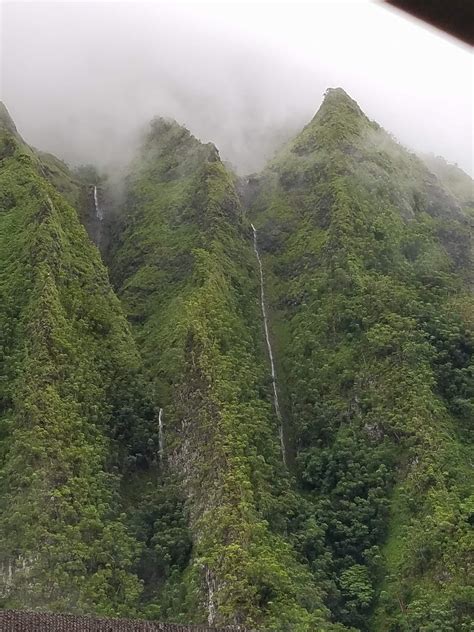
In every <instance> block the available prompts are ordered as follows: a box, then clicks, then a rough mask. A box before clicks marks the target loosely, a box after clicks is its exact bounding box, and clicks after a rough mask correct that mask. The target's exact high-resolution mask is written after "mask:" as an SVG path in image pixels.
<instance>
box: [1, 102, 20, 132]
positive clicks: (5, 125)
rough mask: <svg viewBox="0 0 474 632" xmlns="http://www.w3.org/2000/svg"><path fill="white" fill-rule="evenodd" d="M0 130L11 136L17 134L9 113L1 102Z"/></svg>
mask: <svg viewBox="0 0 474 632" xmlns="http://www.w3.org/2000/svg"><path fill="white" fill-rule="evenodd" d="M0 129H5V130H7V131H8V132H11V133H12V134H18V132H17V129H16V126H15V123H14V122H13V119H12V117H11V116H10V112H9V111H8V109H7V106H6V105H5V104H4V103H3V101H0Z"/></svg>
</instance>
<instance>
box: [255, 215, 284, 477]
mask: <svg viewBox="0 0 474 632" xmlns="http://www.w3.org/2000/svg"><path fill="white" fill-rule="evenodd" d="M250 226H251V227H252V230H253V249H254V251H255V256H256V257H257V262H258V268H259V271H260V306H261V309H262V316H263V327H264V330H265V340H266V343H267V351H268V357H269V359H270V369H271V373H272V386H273V406H274V408H275V414H276V416H277V419H278V423H279V426H280V427H279V434H280V444H281V453H282V457H283V463H284V464H285V465H286V448H285V438H284V434H283V417H282V415H281V410H280V402H279V400H278V388H277V377H276V370H275V360H274V358H273V350H272V343H271V340H270V332H269V329H268V318H267V308H266V307H265V289H264V279H263V266H262V260H261V259H260V253H259V251H258V242H257V229H256V228H255V226H254V225H253V224H250Z"/></svg>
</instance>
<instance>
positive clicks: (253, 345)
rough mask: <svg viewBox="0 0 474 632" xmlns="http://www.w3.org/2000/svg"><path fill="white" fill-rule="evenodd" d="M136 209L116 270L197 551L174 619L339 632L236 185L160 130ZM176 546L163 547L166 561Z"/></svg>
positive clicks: (133, 189) (203, 153) (138, 175)
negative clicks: (291, 535)
mask: <svg viewBox="0 0 474 632" xmlns="http://www.w3.org/2000/svg"><path fill="white" fill-rule="evenodd" d="M125 208H126V213H124V216H123V217H124V219H123V225H122V226H120V227H119V228H118V234H117V235H116V237H115V239H113V240H112V243H114V244H115V249H114V252H113V253H111V269H112V270H113V273H114V281H115V283H116V285H117V287H118V288H119V294H120V296H121V298H122V301H123V304H124V307H125V309H126V312H127V314H128V315H129V318H130V320H131V322H132V323H133V324H134V331H135V333H136V339H137V341H138V343H139V346H140V348H141V349H142V352H143V357H144V360H145V363H146V365H147V367H148V368H149V371H150V372H151V374H152V375H153V377H154V380H155V389H156V392H157V393H158V399H159V401H160V403H161V405H162V406H163V418H164V428H165V430H164V440H163V443H164V457H165V460H166V463H167V466H168V470H169V474H168V475H169V476H178V477H179V479H180V481H179V485H178V487H180V488H181V489H182V490H183V492H182V495H183V497H184V498H185V500H186V506H187V507H188V511H189V520H190V528H191V533H192V540H193V548H192V553H191V551H189V553H190V554H191V555H190V559H188V558H187V557H186V555H185V554H184V553H185V552H183V548H184V547H185V546H188V542H187V541H186V540H183V538H182V529H179V530H178V533H177V536H178V544H179V546H177V547H175V549H176V553H177V554H176V556H175V558H174V559H171V560H170V565H169V569H168V570H169V575H170V578H173V574H174V575H176V574H177V573H179V571H180V570H181V571H182V574H181V576H180V577H179V578H178V579H176V580H175V582H174V585H175V587H174V590H173V589H172V587H170V588H168V590H167V591H165V593H166V598H167V599H168V602H167V603H166V602H164V603H162V605H161V608H162V612H163V613H164V616H166V617H168V618H176V617H179V618H182V619H183V620H186V621H196V622H199V621H202V620H203V619H205V618H206V617H208V618H209V621H210V622H216V623H229V622H235V623H246V624H247V625H255V626H258V629H262V630H263V629H268V630H293V631H295V632H296V631H298V630H309V629H323V627H324V626H326V627H324V629H328V630H329V629H333V628H332V627H331V626H330V625H329V624H326V623H325V620H326V618H327V615H328V612H327V610H326V609H325V608H324V607H323V606H322V603H321V591H320V590H319V589H318V588H317V586H316V582H315V581H314V580H312V578H311V575H310V573H309V572H308V570H307V569H305V568H304V567H303V565H302V564H301V563H299V562H298V560H297V558H296V555H295V553H294V551H293V549H292V547H291V545H290V544H289V543H288V542H287V541H286V539H285V537H284V536H286V535H287V531H288V516H287V514H288V512H289V507H287V504H288V503H291V502H292V498H293V496H292V494H291V492H290V489H289V481H288V477H287V476H286V474H285V472H284V471H283V467H282V459H281V455H280V453H279V445H278V441H277V429H276V420H275V419H274V418H273V416H272V410H271V406H270V404H269V399H270V398H269V395H270V385H269V380H268V371H269V369H268V367H267V366H266V361H265V356H264V347H263V336H262V323H261V318H260V312H259V309H260V307H259V301H258V296H259V288H258V276H257V274H256V269H255V257H254V254H253V251H252V237H251V231H250V230H249V224H248V222H246V221H245V219H244V217H243V214H242V210H241V208H240V204H239V200H238V197H237V194H236V191H235V186H234V181H233V178H232V176H231V175H230V174H229V173H228V172H227V171H226V169H225V167H224V166H223V164H222V163H221V161H220V160H219V157H218V154H217V151H216V149H215V147H214V146H212V145H202V144H201V143H199V142H198V141H197V140H196V139H194V138H193V137H192V136H191V135H190V134H189V132H187V130H185V129H183V128H181V127H179V126H178V125H176V124H175V123H171V122H167V121H164V120H157V121H155V122H154V123H153V125H152V128H151V131H150V133H149V135H148V137H147V139H146V142H145V144H144V148H143V152H142V155H141V156H140V157H139V158H138V159H137V161H136V163H135V165H134V167H133V169H132V170H131V173H130V175H129V180H128V183H127V198H126V202H125ZM293 503H294V500H293ZM173 524H174V523H173ZM170 526H171V525H170ZM158 529H159V530H160V531H161V529H162V524H161V523H158ZM167 533H168V531H167ZM174 535H175V533H174V532H172V531H170V537H174ZM162 537H163V533H162V532H161V533H160V532H158V533H157V532H154V533H153V534H152V535H151V539H150V541H151V543H152V544H153V545H154V547H155V551H156V541H157V540H158V542H159V543H160V544H161V539H162ZM180 550H181V552H182V553H183V554H181V555H180V554H179V551H180ZM158 551H160V549H158ZM334 629H335V628H334Z"/></svg>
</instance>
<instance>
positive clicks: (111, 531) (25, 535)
mask: <svg viewBox="0 0 474 632" xmlns="http://www.w3.org/2000/svg"><path fill="white" fill-rule="evenodd" d="M0 133H1V136H0V160H1V163H0V199H1V204H0V207H1V208H0V259H1V267H0V348H1V356H0V362H1V364H0V367H1V368H0V374H1V381H0V560H1V571H2V572H1V591H0V594H1V599H2V601H3V602H4V603H5V604H7V605H10V606H18V607H25V606H28V607H36V606H39V607H41V606H48V607H50V608H55V609H63V610H72V611H79V612H81V611H86V612H88V611H89V612H90V611H92V612H98V613H101V614H109V615H115V614H133V613H136V601H137V597H138V595H139V593H140V592H141V582H140V580H139V578H138V577H137V575H136V573H135V571H134V564H135V561H136V559H137V557H138V545H137V542H136V541H135V540H134V539H133V537H131V536H130V534H129V533H128V532H127V530H126V527H125V524H124V516H123V513H122V509H121V503H120V499H119V496H118V491H119V484H120V478H121V476H122V474H123V473H124V472H125V469H126V468H125V464H126V462H127V460H128V457H129V456H130V455H134V456H136V455H138V454H141V455H142V458H143V459H145V458H149V459H150V461H151V460H153V456H152V455H151V454H150V449H148V451H147V452H146V453H145V451H144V449H143V443H145V444H147V441H148V440H149V439H150V438H151V431H150V428H151V421H152V417H153V414H154V411H153V408H152V407H151V405H150V403H149V402H148V399H147V396H146V394H145V385H144V378H143V374H142V370H141V361H140V358H139V355H138V353H137V350H136V348H135V344H134V342H133V339H132V336H131V333H130V330H129V327H128V325H127V322H126V320H125V318H124V316H123V314H122V311H121V308H120V305H119V302H118V299H117V298H116V297H115V295H114V294H113V292H112V290H111V288H110V285H109V282H108V279H107V273H106V270H105V268H104V266H103V264H102V262H101V260H100V256H99V253H98V252H97V250H96V249H95V247H94V246H93V245H92V244H91V243H90V241H89V239H88V238H87V235H86V232H85V230H84V229H83V227H82V226H81V224H80V222H79V220H78V217H77V215H76V212H75V211H74V210H73V208H72V207H70V206H69V205H68V204H67V203H66V202H65V201H64V199H63V198H62V197H60V195H58V193H57V192H56V190H55V189H54V188H53V187H52V186H51V185H50V184H48V183H47V182H46V180H45V179H44V178H43V177H42V175H41V173H42V166H41V163H40V162H39V161H38V159H37V157H36V155H35V154H34V153H33V152H32V151H31V150H30V149H29V148H28V147H27V146H25V145H24V144H23V142H22V141H21V139H20V138H19V136H18V135H17V134H16V132H15V129H14V127H13V124H12V123H11V121H10V120H9V118H8V115H7V114H6V112H2V120H1V125H0Z"/></svg>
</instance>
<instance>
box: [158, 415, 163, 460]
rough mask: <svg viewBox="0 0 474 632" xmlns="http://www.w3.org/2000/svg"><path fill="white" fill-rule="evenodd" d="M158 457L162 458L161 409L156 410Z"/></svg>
mask: <svg viewBox="0 0 474 632" xmlns="http://www.w3.org/2000/svg"><path fill="white" fill-rule="evenodd" d="M158 457H159V459H160V461H162V460H163V409H162V408H160V409H159V410H158Z"/></svg>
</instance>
